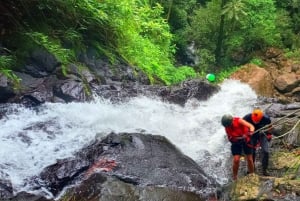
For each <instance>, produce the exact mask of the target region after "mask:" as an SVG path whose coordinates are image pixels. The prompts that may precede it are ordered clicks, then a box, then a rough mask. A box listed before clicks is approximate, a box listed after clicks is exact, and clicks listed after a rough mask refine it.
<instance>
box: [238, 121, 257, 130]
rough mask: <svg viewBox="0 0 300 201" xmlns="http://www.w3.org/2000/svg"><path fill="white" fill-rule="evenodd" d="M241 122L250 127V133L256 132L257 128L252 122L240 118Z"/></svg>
mask: <svg viewBox="0 0 300 201" xmlns="http://www.w3.org/2000/svg"><path fill="white" fill-rule="evenodd" d="M239 123H240V124H242V125H244V126H246V127H248V128H249V131H250V133H253V132H254V130H255V128H254V126H253V125H252V124H250V123H249V122H247V121H245V120H244V119H239Z"/></svg>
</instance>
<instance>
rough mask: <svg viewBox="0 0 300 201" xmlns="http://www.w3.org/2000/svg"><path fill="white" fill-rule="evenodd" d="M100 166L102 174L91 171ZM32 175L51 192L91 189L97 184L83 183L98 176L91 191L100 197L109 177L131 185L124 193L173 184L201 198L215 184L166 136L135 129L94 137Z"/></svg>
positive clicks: (209, 192)
mask: <svg viewBox="0 0 300 201" xmlns="http://www.w3.org/2000/svg"><path fill="white" fill-rule="evenodd" d="M99 172H100V173H101V175H102V176H94V175H95V174H98V173H99ZM93 178H94V180H93ZM99 178H100V180H99ZM101 178H102V179H101ZM34 180H35V182H34V183H35V185H36V187H35V188H36V189H38V188H40V189H42V188H44V189H47V190H48V191H49V192H51V193H52V194H53V195H54V196H57V195H58V194H59V193H61V192H63V189H65V188H66V187H68V186H71V185H75V184H76V186H77V187H76V189H85V191H92V188H93V189H94V188H95V187H96V186H95V185H89V186H90V187H89V188H91V189H86V188H87V186H85V185H83V184H86V183H99V182H100V184H99V191H98V190H97V191H93V192H94V193H96V194H94V195H93V196H94V197H97V196H100V197H101V196H102V195H100V192H102V191H101V189H103V188H104V187H105V186H106V187H105V188H108V187H107V185H106V184H105V182H106V181H107V180H111V181H115V182H116V185H127V186H129V187H128V188H125V189H123V190H125V191H126V189H127V191H126V192H125V194H130V192H131V191H132V188H133V189H136V188H138V189H144V187H146V186H148V187H154V188H156V189H158V190H159V189H160V188H167V189H174V190H172V192H176V191H182V190H184V191H186V192H192V193H194V194H197V195H198V196H197V197H198V198H205V197H209V196H213V195H215V191H216V188H217V187H218V184H217V183H216V181H215V180H214V179H212V178H211V177H209V176H208V175H206V174H205V173H204V171H203V170H202V169H201V168H200V166H199V165H198V164H197V163H196V162H194V161H193V160H192V159H191V158H189V157H187V156H185V155H184V154H182V153H181V152H180V151H179V150H178V149H177V148H176V147H175V146H174V145H173V144H171V143H170V142H169V141H168V140H167V139H166V138H165V137H162V136H157V135H150V134H148V135H147V134H138V133H120V134H115V133H111V134H109V135H108V136H107V137H105V138H104V139H102V140H100V139H99V140H95V141H94V142H93V143H91V144H90V145H89V146H87V147H86V148H84V149H83V150H81V151H80V152H78V154H76V155H75V157H74V158H67V159H63V160H59V161H57V163H55V164H53V165H51V166H49V167H47V168H45V169H44V170H43V171H42V173H41V175H40V177H39V178H36V179H34ZM98 180H99V181H98ZM82 182H83V183H82ZM117 183H118V184H117ZM124 183H125V184H124ZM78 185H79V187H78ZM80 186H81V187H80ZM130 186H131V187H130ZM158 187H160V188H158ZM114 188H115V186H114V185H111V186H110V187H109V189H107V190H108V191H110V192H113V191H115V190H114ZM73 190H74V189H73ZM148 191H149V189H148ZM166 191H169V190H166ZM76 192H77V194H80V192H81V190H78V191H76ZM140 193H142V191H141V192H140ZM72 194H74V192H73V193H72ZM75 194H76V193H75Z"/></svg>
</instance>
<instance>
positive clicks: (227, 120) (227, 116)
mask: <svg viewBox="0 0 300 201" xmlns="http://www.w3.org/2000/svg"><path fill="white" fill-rule="evenodd" d="M232 120H233V117H232V115H230V114H225V115H223V117H222V119H221V123H222V125H223V126H224V127H227V126H230V125H231V124H232Z"/></svg>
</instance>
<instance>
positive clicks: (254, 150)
mask: <svg viewBox="0 0 300 201" xmlns="http://www.w3.org/2000/svg"><path fill="white" fill-rule="evenodd" d="M255 157H256V149H255V148H253V149H252V161H253V169H254V171H255Z"/></svg>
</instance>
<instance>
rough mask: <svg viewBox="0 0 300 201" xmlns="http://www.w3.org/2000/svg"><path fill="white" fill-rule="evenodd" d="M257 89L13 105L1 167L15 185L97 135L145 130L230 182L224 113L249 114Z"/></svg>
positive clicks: (234, 86) (227, 85)
mask: <svg viewBox="0 0 300 201" xmlns="http://www.w3.org/2000/svg"><path fill="white" fill-rule="evenodd" d="M255 101H256V94H255V93H254V92H253V91H252V89H251V88H250V87H249V86H248V85H245V84H242V83H240V82H238V81H234V80H227V81H225V82H223V83H222V85H221V90H220V92H218V93H217V94H215V95H214V96H212V97H211V98H210V99H209V100H208V101H203V102H199V101H196V100H190V101H189V102H188V103H187V104H186V106H185V107H181V106H178V105H175V104H169V103H164V102H161V101H160V100H159V99H153V98H147V97H137V98H133V99H132V100H130V101H129V102H126V103H123V104H112V103H110V102H109V101H105V100H101V99H98V100H96V101H94V102H91V103H69V104H61V103H47V104H45V105H43V106H42V107H40V108H38V110H31V109H26V108H21V107H18V106H16V105H12V106H11V107H12V108H11V111H12V112H10V113H9V114H7V116H5V117H4V118H2V119H1V120H0V140H1V147H0V170H2V171H3V172H5V173H7V174H8V175H10V177H11V180H12V182H13V185H14V188H16V189H19V190H26V189H28V188H29V186H26V185H25V186H24V183H25V182H24V181H25V180H26V179H28V178H30V177H31V176H34V175H38V174H39V173H40V171H41V170H42V169H43V168H44V167H46V166H48V165H50V164H53V163H55V161H56V160H57V159H61V158H66V157H70V156H72V154H73V153H74V152H76V151H77V150H79V149H80V148H82V147H83V146H85V145H86V144H88V143H89V142H90V141H91V140H93V139H94V138H95V136H96V135H98V136H99V135H105V134H108V133H109V132H112V131H114V132H116V133H118V132H141V131H143V132H144V133H150V134H157V135H163V136H165V137H167V138H168V139H169V140H170V141H171V142H172V143H173V144H175V145H176V146H177V147H178V148H179V149H180V150H181V151H182V152H183V153H184V154H186V155H188V156H190V157H191V158H193V159H194V160H195V161H197V162H198V163H199V164H200V165H201V167H203V169H204V170H205V171H206V172H207V173H208V174H210V175H212V176H213V177H216V178H218V181H219V182H220V183H224V182H226V181H227V173H228V170H224V161H225V160H224V158H227V157H228V154H230V152H229V151H230V150H229V149H230V148H229V143H228V141H227V139H226V138H225V132H224V128H223V127H222V126H221V124H220V119H221V116H222V115H223V114H224V113H231V114H233V115H237V116H243V115H244V114H246V113H248V112H249V111H250V110H251V108H252V106H253V105H254V104H255Z"/></svg>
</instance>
